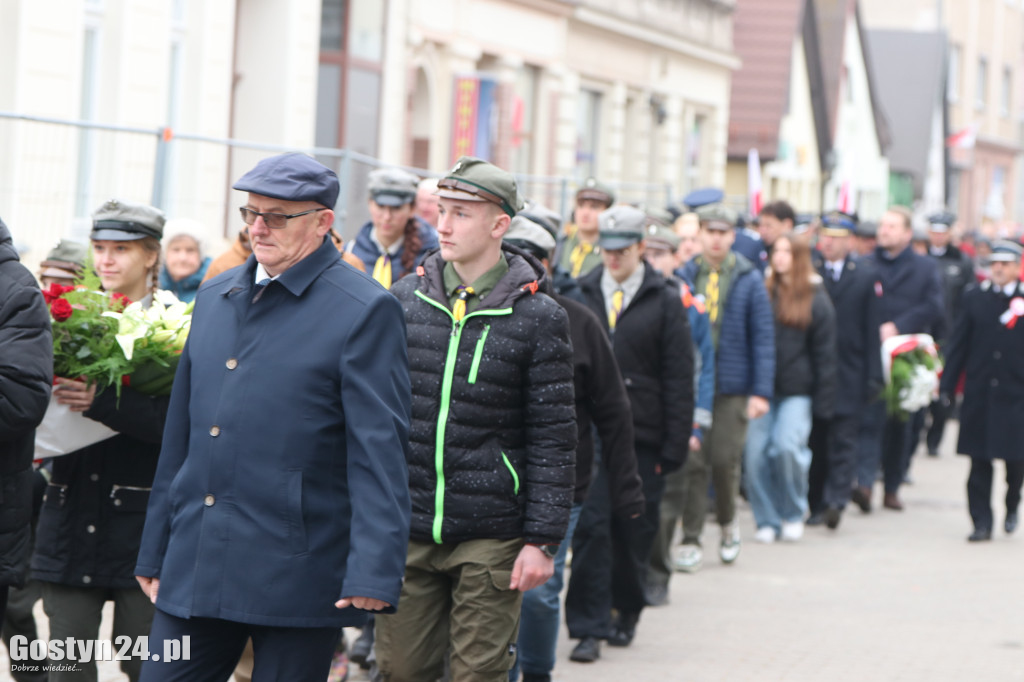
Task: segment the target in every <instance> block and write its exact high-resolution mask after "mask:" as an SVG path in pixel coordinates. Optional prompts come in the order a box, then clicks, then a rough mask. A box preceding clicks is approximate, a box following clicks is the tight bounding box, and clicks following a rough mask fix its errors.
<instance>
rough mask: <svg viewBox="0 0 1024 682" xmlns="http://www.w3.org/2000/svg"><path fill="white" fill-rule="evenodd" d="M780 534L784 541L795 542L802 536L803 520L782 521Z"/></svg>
mask: <svg viewBox="0 0 1024 682" xmlns="http://www.w3.org/2000/svg"><path fill="white" fill-rule="evenodd" d="M781 536H782V539H783V540H784V541H785V542H796V541H797V540H799V539H800V538H802V537H803V536H804V522H803V521H783V522H782V533H781Z"/></svg>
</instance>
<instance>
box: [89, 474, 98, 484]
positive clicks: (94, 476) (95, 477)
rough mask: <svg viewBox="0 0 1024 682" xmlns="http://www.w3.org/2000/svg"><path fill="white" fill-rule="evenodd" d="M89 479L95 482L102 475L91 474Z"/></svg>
mask: <svg viewBox="0 0 1024 682" xmlns="http://www.w3.org/2000/svg"><path fill="white" fill-rule="evenodd" d="M89 480H90V481H92V482H93V483H95V482H96V481H98V480H100V475H99V474H90V476H89Z"/></svg>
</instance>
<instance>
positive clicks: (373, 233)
mask: <svg viewBox="0 0 1024 682" xmlns="http://www.w3.org/2000/svg"><path fill="white" fill-rule="evenodd" d="M370 241H372V242H373V245H374V246H376V247H377V250H378V251H380V253H381V254H385V253H386V254H388V255H389V256H391V257H392V258H394V257H395V256H396V255H398V252H399V251H401V250H402V245H403V244H404V243H405V233H404V232H403V233H402V234H400V235H399V236H398V240H397V241H396V242H395V243H394V244H392V245H391V246H389V247H386V248H385V246H384V245H383V244H382V243H381V241H380V239H378V238H377V228H376V227H373V228H371V229H370Z"/></svg>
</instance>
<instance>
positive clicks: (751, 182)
mask: <svg viewBox="0 0 1024 682" xmlns="http://www.w3.org/2000/svg"><path fill="white" fill-rule="evenodd" d="M747 205H748V208H749V209H750V215H752V216H757V215H760V214H761V207H762V206H763V205H764V197H763V196H762V194H761V156H760V155H759V154H758V153H757V149H751V150H750V151H749V152H747Z"/></svg>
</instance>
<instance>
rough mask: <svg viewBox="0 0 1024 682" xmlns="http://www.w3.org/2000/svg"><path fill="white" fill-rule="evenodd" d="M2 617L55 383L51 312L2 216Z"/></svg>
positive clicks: (25, 542)
mask: <svg viewBox="0 0 1024 682" xmlns="http://www.w3.org/2000/svg"><path fill="white" fill-rule="evenodd" d="M0 349H3V350H2V351H0V619H2V616H3V612H4V610H5V608H6V605H7V587H8V586H9V585H19V586H20V585H22V584H23V583H24V580H25V565H26V558H27V556H28V553H29V552H30V551H31V540H30V537H31V527H30V523H31V520H32V479H33V473H32V452H33V440H34V439H33V436H34V434H35V428H36V426H38V425H39V422H41V421H42V420H43V415H44V414H45V413H46V408H47V406H48V405H49V400H50V385H51V382H52V381H53V339H52V338H51V336H50V313H49V311H48V310H47V309H46V303H45V302H44V301H43V296H42V294H40V293H39V285H38V284H36V280H35V278H34V277H32V273H31V272H29V271H28V269H26V268H25V267H24V266H23V265H22V264H21V263H19V262H18V252H17V251H15V250H14V243H13V240H12V239H11V233H10V231H9V230H8V229H7V225H5V224H4V222H3V220H0Z"/></svg>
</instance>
